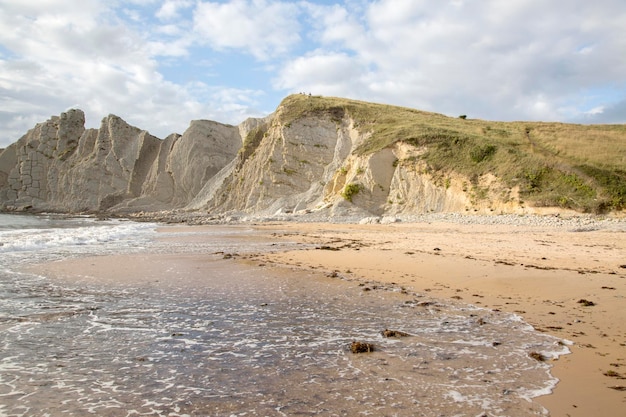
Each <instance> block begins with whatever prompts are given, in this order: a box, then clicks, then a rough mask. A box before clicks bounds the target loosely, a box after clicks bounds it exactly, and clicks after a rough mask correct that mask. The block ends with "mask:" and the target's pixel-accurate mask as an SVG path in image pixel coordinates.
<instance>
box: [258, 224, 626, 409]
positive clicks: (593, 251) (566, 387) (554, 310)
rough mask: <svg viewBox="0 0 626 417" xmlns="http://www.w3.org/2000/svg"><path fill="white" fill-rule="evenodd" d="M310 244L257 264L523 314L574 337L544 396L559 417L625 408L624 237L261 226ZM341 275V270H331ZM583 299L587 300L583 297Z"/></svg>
mask: <svg viewBox="0 0 626 417" xmlns="http://www.w3.org/2000/svg"><path fill="white" fill-rule="evenodd" d="M258 230H262V231H264V232H265V233H267V234H268V235H270V236H272V237H273V238H274V239H277V240H280V239H286V240H292V241H293V240H295V241H298V242H301V243H302V244H303V245H302V249H300V250H290V251H287V252H280V251H279V252H275V253H271V254H266V255H261V256H259V261H261V262H264V263H269V262H271V263H276V264H282V265H290V266H297V267H301V268H314V269H319V270H323V271H327V273H336V274H339V275H343V276H346V277H351V278H357V279H362V280H364V281H380V282H384V283H389V282H394V283H396V284H398V285H401V286H405V287H406V288H407V289H410V290H413V291H417V292H422V293H424V292H426V293H428V294H429V295H430V296H434V297H442V298H455V299H460V300H462V301H465V302H467V303H471V304H475V305H479V306H482V307H486V308H491V309H499V310H502V311H507V312H514V313H517V314H519V315H520V316H522V317H523V318H524V320H525V321H527V322H528V323H529V324H531V325H532V326H534V327H535V328H536V329H538V330H540V331H543V332H547V333H549V334H552V335H554V336H557V337H559V338H564V339H567V340H570V341H572V342H573V343H574V344H573V346H571V348H570V349H571V351H572V353H571V354H570V355H565V356H561V357H560V358H559V359H558V360H556V361H554V362H553V366H554V367H553V370H552V373H553V375H554V376H556V377H557V378H559V379H560V382H559V384H558V386H557V388H556V389H555V391H554V393H553V394H552V395H548V396H544V397H540V398H538V399H537V400H538V402H539V403H541V404H542V405H544V406H545V407H546V408H547V409H548V410H549V411H550V414H551V415H552V416H572V417H575V416H580V417H583V416H592V415H596V416H600V415H602V416H620V415H623V412H624V409H625V407H626V265H625V264H626V233H624V231H623V229H622V230H619V228H618V229H617V230H616V229H615V228H608V229H605V230H602V229H600V230H593V228H590V229H571V228H567V227H554V228H545V227H532V226H507V225H472V224H453V223H423V224H419V223H416V224H402V223H395V224H390V225H344V224H302V223H299V224H296V223H286V224H276V225H261V226H258ZM333 271H335V272H333ZM585 300H586V301H587V302H585Z"/></svg>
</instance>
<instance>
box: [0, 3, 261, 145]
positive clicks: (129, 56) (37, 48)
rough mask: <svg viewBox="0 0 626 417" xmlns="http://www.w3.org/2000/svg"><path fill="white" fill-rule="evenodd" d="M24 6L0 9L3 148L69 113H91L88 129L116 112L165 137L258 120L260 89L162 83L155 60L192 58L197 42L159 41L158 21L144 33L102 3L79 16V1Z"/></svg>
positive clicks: (179, 38) (176, 38)
mask: <svg viewBox="0 0 626 417" xmlns="http://www.w3.org/2000/svg"><path fill="white" fill-rule="evenodd" d="M23 3H26V2H17V1H16V2H6V1H4V2H1V3H0V45H2V47H3V48H4V50H6V51H7V53H4V54H3V55H2V57H0V103H1V104H2V106H1V110H0V126H1V128H0V148H2V147H4V146H6V145H8V144H9V143H11V142H14V141H15V140H17V139H18V138H19V137H20V136H21V135H22V134H24V133H26V131H27V130H28V129H30V128H32V127H33V126H34V125H35V123H36V122H42V121H44V120H46V119H48V118H49V117H50V116H51V115H55V114H59V113H61V112H63V111H65V110H67V109H68V108H69V107H78V108H81V109H82V110H84V111H85V112H86V116H87V125H88V127H97V126H99V122H100V119H101V118H102V117H104V116H106V115H107V114H109V113H114V114H117V115H119V116H120V117H122V118H124V119H125V120H126V121H127V122H129V123H131V124H134V125H136V126H138V127H140V128H144V129H148V130H150V131H151V133H153V134H156V135H158V136H160V137H164V136H165V135H167V134H169V133H173V132H179V133H182V131H183V130H184V129H185V128H186V127H187V126H188V124H189V121H190V120H192V119H199V118H215V119H216V120H219V121H223V122H230V123H238V122H240V121H241V120H243V118H245V117H246V114H250V113H256V114H258V111H255V110H254V108H255V107H257V106H258V103H257V101H256V97H259V92H258V91H254V90H251V89H241V88H237V87H236V86H205V87H204V90H202V89H200V88H199V87H198V84H197V83H195V84H190V83H184V84H175V83H172V82H170V81H168V80H166V79H165V78H164V77H163V75H162V74H161V72H160V63H159V61H157V57H158V56H169V57H172V56H184V55H185V54H187V52H188V48H189V46H190V45H191V44H192V41H191V40H190V39H189V38H186V37H185V36H183V35H181V36H174V37H173V38H172V39H161V38H159V36H160V34H159V31H158V30H157V29H158V28H159V26H158V25H157V24H156V23H155V24H154V26H152V27H150V29H152V30H153V32H150V31H147V32H144V33H139V32H137V31H136V30H135V29H134V26H132V24H131V23H125V21H124V20H123V18H122V17H121V16H122V15H121V14H118V15H115V14H114V13H113V10H110V9H107V8H103V7H100V6H99V5H100V4H101V2H93V4H91V1H90V0H85V4H86V5H93V6H94V7H93V8H92V9H89V8H87V7H86V8H80V10H78V11H75V9H78V8H76V7H75V6H76V4H75V1H61V0H59V1H42V2H41V4H38V7H36V8H35V7H31V6H28V5H24V4H23ZM135 3H137V2H135ZM70 4H71V5H72V6H73V8H72V7H69V6H70ZM127 4H128V3H127V2H126V3H125V4H124V5H125V6H126V5H127ZM5 5H6V6H7V7H6V8H5V7H4V6H5ZM39 6H40V7H39ZM239 118H241V119H239Z"/></svg>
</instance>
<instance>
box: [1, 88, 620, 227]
mask: <svg viewBox="0 0 626 417" xmlns="http://www.w3.org/2000/svg"><path fill="white" fill-rule="evenodd" d="M84 122H85V120H84V114H83V113H82V112H81V111H80V110H71V111H68V112H66V113H63V114H61V115H60V116H59V117H52V118H51V119H50V120H48V121H46V122H44V123H40V124H38V125H37V126H35V127H34V128H33V129H31V130H30V131H29V132H28V133H26V134H25V135H24V136H23V137H22V138H20V139H19V140H18V141H17V142H16V143H14V144H12V145H11V146H9V147H8V148H7V149H5V150H4V151H0V209H3V210H23V209H33V210H40V211H41V210H47V211H58V212H117V213H133V212H139V211H147V212H154V211H163V210H183V211H196V212H199V213H202V214H210V215H221V214H228V213H247V214H254V215H263V216H268V215H274V214H276V213H307V212H319V213H321V214H323V215H325V216H345V215H359V216H371V215H376V216H382V215H400V214H414V213H415V214H417V213H426V212H468V211H470V212H485V213H491V212H505V213H521V212H528V211H533V210H534V209H533V208H532V205H531V204H529V202H528V201H527V202H524V201H522V200H523V199H524V200H526V199H528V200H530V203H532V202H533V201H532V199H534V200H535V202H538V203H539V204H536V205H543V206H552V207H554V206H557V205H558V206H560V207H559V209H563V208H569V206H570V205H571V204H573V203H572V202H574V203H576V204H578V205H579V206H580V207H582V208H583V209H585V210H589V209H590V208H591V209H593V207H592V206H591V205H590V204H596V203H597V202H599V203H598V204H597V207H599V208H601V209H604V208H607V207H609V208H613V209H617V210H620V209H623V207H626V174H625V173H623V171H622V170H620V169H615V170H612V171H611V170H607V169H605V167H606V165H607V164H608V162H610V160H609V159H607V157H603V158H602V161H601V162H602V164H604V165H597V164H596V165H597V166H593V165H591V164H592V163H594V164H595V163H596V162H594V161H591V160H589V161H587V162H585V165H568V164H571V160H575V161H579V160H580V157H578V156H576V159H570V160H567V159H563V158H561V159H557V153H556V152H555V151H554V150H553V149H557V148H555V147H556V146H565V145H562V143H564V144H567V142H563V141H562V139H558V135H559V134H560V133H559V131H562V132H563V133H562V136H563V137H570V136H572V132H573V131H574V130H573V129H575V128H574V127H571V126H565V125H559V124H535V125H530V124H527V123H524V124H521V123H508V124H507V123H498V122H483V121H469V120H460V119H454V118H449V117H445V116H442V115H437V114H432V113H424V112H419V111H417V110H412V109H406V108H398V107H391V106H382V105H375V104H371V103H363V102H356V101H351V100H345V99H333V98H328V99H327V98H321V97H308V96H303V95H297V96H290V97H288V98H286V99H285V100H284V101H283V103H282V104H281V105H280V106H279V107H278V109H277V110H276V112H275V113H273V114H272V115H270V116H268V117H266V118H264V119H249V120H246V121H245V122H243V123H241V124H240V125H239V126H228V125H223V124H220V123H216V122H211V121H206V120H197V121H193V122H191V124H190V126H189V128H188V129H187V130H186V131H185V132H184V134H183V135H182V136H180V135H175V134H173V135H170V136H169V137H167V138H165V139H159V138H156V137H154V136H152V135H150V134H149V133H148V132H147V131H144V130H140V129H138V128H136V127H133V126H130V125H128V124H127V123H126V122H124V121H123V120H122V119H120V118H119V117H116V116H113V115H110V116H108V117H105V118H104V119H103V120H102V124H101V125H100V128H99V129H85V128H84ZM577 129H581V128H577ZM585 129H586V130H587V133H586V134H589V135H593V137H594V141H595V142H594V144H595V145H594V146H596V147H597V146H598V145H597V144H598V143H599V141H600V140H605V141H606V142H607V143H609V142H610V143H611V146H612V147H614V146H615V137H616V135H617V138H618V139H619V140H622V141H623V139H624V137H626V135H624V134H623V133H622V132H623V131H624V132H626V130H625V129H624V127H619V126H617V127H615V126H613V127H609V128H605V127H588V128H585ZM541 131H545V132H548V133H549V135H547V134H544V135H543V136H541V135H540V133H541ZM607 132H608V133H607ZM532 135H534V136H532ZM611 135H612V136H611ZM554 138H557V139H558V140H559V141H561V142H559V141H556V140H553V139H554ZM603 138H604V139H603ZM541 140H543V141H544V142H543V145H541V142H540V141H541ZM549 141H552V142H549ZM540 145H541V146H540ZM542 146H543V147H542ZM563 149H566V150H569V149H570V148H563ZM586 154H588V153H586ZM576 163H578V162H576ZM616 164H617V165H620V164H619V161H617V163H616ZM602 184H607V185H606V186H604V187H601V185H602ZM594 187H595V188H594ZM584 201H587V202H590V203H582V204H580V202H584ZM585 204H587V206H585Z"/></svg>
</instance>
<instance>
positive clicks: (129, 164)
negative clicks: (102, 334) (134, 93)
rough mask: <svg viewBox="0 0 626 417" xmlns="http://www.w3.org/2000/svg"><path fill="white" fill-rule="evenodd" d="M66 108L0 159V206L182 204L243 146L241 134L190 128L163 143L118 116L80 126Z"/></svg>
mask: <svg viewBox="0 0 626 417" xmlns="http://www.w3.org/2000/svg"><path fill="white" fill-rule="evenodd" d="M84 123H85V118H84V114H83V112H82V111H80V110H70V111H68V112H66V113H63V114H61V115H60V116H59V117H52V118H51V119H50V120H47V121H46V122H44V123H40V124H38V125H37V126H35V128H34V129H32V130H30V131H29V132H28V133H27V134H26V135H24V136H23V137H21V138H20V139H19V140H18V141H17V142H16V143H14V144H13V145H11V146H9V147H8V148H7V149H6V150H4V151H3V152H2V153H1V154H0V203H1V204H2V206H3V207H4V208H5V209H26V208H32V209H35V210H47V211H60V212H103V211H114V212H120V211H126V212H128V211H138V210H150V211H154V210H167V209H173V208H179V207H184V206H185V205H187V204H188V203H189V202H190V201H191V200H192V199H193V198H194V197H195V196H196V195H197V193H198V192H199V191H200V189H201V188H202V187H203V186H204V183H205V182H206V181H207V180H208V179H209V178H211V177H212V176H213V175H214V174H215V173H217V172H218V171H219V170H221V169H222V168H223V167H224V166H225V165H226V164H228V162H230V161H231V160H232V159H233V158H234V156H235V155H236V154H237V151H238V150H239V148H240V147H241V138H240V135H239V129H238V128H237V127H234V126H228V125H223V124H219V123H215V122H211V121H203V120H198V121H194V122H192V123H191V126H190V127H189V129H188V130H187V131H186V132H185V133H184V134H183V135H182V136H180V135H171V136H169V137H168V138H166V139H165V140H161V139H158V138H156V137H154V136H152V135H150V134H149V133H148V132H147V131H145V130H140V129H138V128H136V127H133V126H130V125H129V124H127V123H126V122H124V121H123V120H122V119H120V118H119V117H117V116H114V115H109V116H107V117H105V118H104V119H103V120H102V123H101V125H100V128H99V129H85V128H84Z"/></svg>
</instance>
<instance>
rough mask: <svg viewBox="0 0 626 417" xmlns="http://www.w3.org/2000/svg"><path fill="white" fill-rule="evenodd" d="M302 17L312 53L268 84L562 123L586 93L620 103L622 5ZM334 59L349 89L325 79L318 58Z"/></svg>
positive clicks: (391, 4) (517, 0) (328, 9)
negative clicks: (603, 92)
mask: <svg viewBox="0 0 626 417" xmlns="http://www.w3.org/2000/svg"><path fill="white" fill-rule="evenodd" d="M308 8H309V10H310V14H311V15H312V16H314V17H315V18H316V31H317V32H316V33H317V34H318V39H319V40H320V49H319V50H317V51H316V52H315V54H314V55H315V59H313V57H312V56H305V57H296V58H294V59H293V60H291V62H289V63H287V64H286V65H284V68H283V69H282V71H281V72H280V74H279V76H278V77H277V80H276V81H275V84H276V85H277V86H285V87H287V86H288V87H289V88H290V89H291V90H292V91H293V90H296V91H297V90H300V89H302V88H304V86H316V88H318V89H319V90H320V91H325V90H331V91H333V92H334V93H335V94H337V95H344V96H348V97H355V98H362V99H366V100H369V99H371V100H377V101H384V102H389V103H395V104H403V105H408V106H419V107H424V108H426V109H428V110H433V111H438V112H443V113H447V114H452V115H454V114H460V113H468V114H472V115H473V116H474V117H483V118H493V119H509V120H510V119H544V120H562V121H566V120H571V119H575V118H576V117H578V116H579V115H581V114H583V113H584V112H585V111H587V110H588V109H587V108H586V107H584V108H583V107H571V104H572V103H575V102H578V103H581V105H582V103H584V99H583V97H582V96H580V95H581V94H584V91H585V90H587V89H589V88H593V87H594V86H597V87H603V86H606V83H607V82H608V83H610V84H612V85H615V86H620V87H618V88H621V89H622V90H621V95H622V97H624V95H626V54H625V53H624V51H626V37H624V36H623V33H624V31H623V28H624V27H626V4H624V3H623V2H619V1H617V0H600V1H596V2H593V3H589V2H585V1H582V0H575V1H564V0H563V1H552V2H544V1H540V0H511V1H507V2H502V1H496V0H490V1H483V2H461V1H456V2H437V3H433V2H427V1H415V0H380V1H376V2H369V5H368V6H367V7H366V9H365V11H364V13H363V14H361V15H358V16H355V14H354V13H351V12H350V10H348V9H347V8H346V7H340V6H315V5H313V6H312V5H311V4H310V3H309V4H308ZM338 53H341V54H343V56H344V57H348V58H344V59H343V60H342V62H341V67H342V68H350V73H352V74H360V79H359V81H360V85H359V88H358V89H355V86H354V84H355V83H354V82H353V81H352V82H345V81H344V80H341V79H339V80H336V79H333V78H332V77H331V78H330V79H329V77H328V76H327V74H328V65H330V64H329V61H328V59H320V57H324V56H326V57H328V56H336V54H338ZM332 54H335V55H332ZM346 59H347V61H348V62H347V61H346ZM335 64H336V63H335ZM317 65H319V66H320V71H316V66H317ZM600 104H602V103H600ZM625 117H626V116H625Z"/></svg>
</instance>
